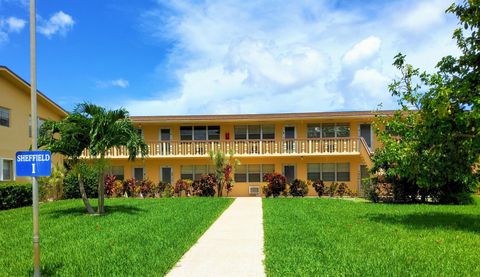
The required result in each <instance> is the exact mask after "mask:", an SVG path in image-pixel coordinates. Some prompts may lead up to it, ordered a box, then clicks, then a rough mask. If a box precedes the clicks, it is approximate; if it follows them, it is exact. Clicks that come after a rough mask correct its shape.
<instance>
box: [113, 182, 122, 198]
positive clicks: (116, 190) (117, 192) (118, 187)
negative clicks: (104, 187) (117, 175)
mask: <svg viewBox="0 0 480 277" xmlns="http://www.w3.org/2000/svg"><path fill="white" fill-rule="evenodd" d="M124 195H125V186H124V185H123V181H122V180H115V182H114V183H113V196H115V197H122V196H124Z"/></svg>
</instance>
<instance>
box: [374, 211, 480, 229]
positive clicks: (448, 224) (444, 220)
mask: <svg viewBox="0 0 480 277" xmlns="http://www.w3.org/2000/svg"><path fill="white" fill-rule="evenodd" d="M366 217H367V219H368V220H371V221H375V222H379V223H387V224H395V225H404V226H406V227H409V228H414V229H434V228H437V229H445V230H459V231H466V232H472V233H480V215H476V214H455V213H442V212H431V213H413V214H406V215H393V214H372V215H367V216H366Z"/></svg>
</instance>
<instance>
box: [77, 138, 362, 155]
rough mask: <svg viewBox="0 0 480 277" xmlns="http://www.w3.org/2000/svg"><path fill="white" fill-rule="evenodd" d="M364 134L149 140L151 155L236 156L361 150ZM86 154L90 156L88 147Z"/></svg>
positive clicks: (117, 152)
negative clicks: (312, 137) (262, 138)
mask: <svg viewBox="0 0 480 277" xmlns="http://www.w3.org/2000/svg"><path fill="white" fill-rule="evenodd" d="M362 140H363V139H362V138H319V139H284V140H212V141H156V142H147V144H148V157H207V156H208V155H209V152H210V151H211V150H213V151H218V150H222V151H224V152H226V153H228V152H230V150H233V151H234V153H235V156H295V155H296V156H298V155H305V156H315V155H351V154H360V147H361V144H362ZM82 156H83V157H85V158H87V157H89V153H88V151H87V150H85V151H84V152H83V155H82ZM106 157H107V158H126V157H128V152H127V150H126V148H125V147H118V148H112V149H110V151H108V153H107V155H106Z"/></svg>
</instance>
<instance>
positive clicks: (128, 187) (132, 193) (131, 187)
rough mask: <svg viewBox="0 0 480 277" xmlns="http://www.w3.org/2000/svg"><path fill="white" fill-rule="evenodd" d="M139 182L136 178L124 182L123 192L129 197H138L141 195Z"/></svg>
mask: <svg viewBox="0 0 480 277" xmlns="http://www.w3.org/2000/svg"><path fill="white" fill-rule="evenodd" d="M137 182H138V181H137V180H135V179H134V178H130V179H127V180H125V181H123V190H124V191H125V193H126V194H127V197H137V196H138V195H139V193H140V188H139V186H138V185H137Z"/></svg>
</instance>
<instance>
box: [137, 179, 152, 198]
mask: <svg viewBox="0 0 480 277" xmlns="http://www.w3.org/2000/svg"><path fill="white" fill-rule="evenodd" d="M139 187H140V196H141V197H150V196H154V194H152V181H150V180H148V179H144V180H142V181H140V183H139Z"/></svg>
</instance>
